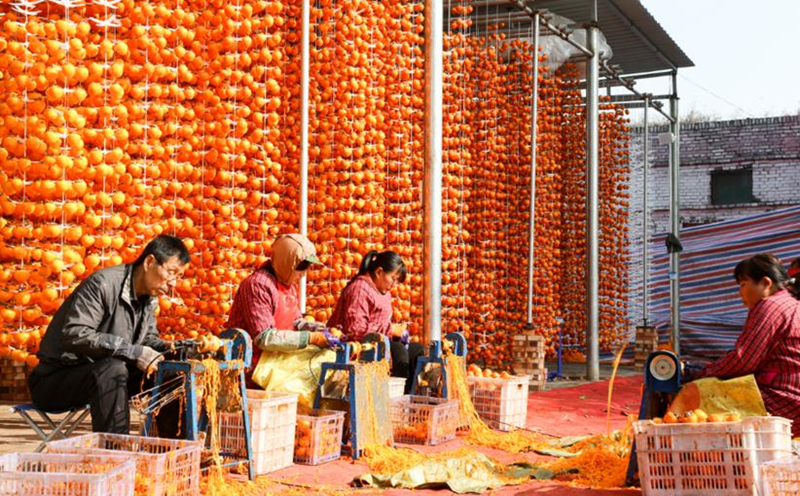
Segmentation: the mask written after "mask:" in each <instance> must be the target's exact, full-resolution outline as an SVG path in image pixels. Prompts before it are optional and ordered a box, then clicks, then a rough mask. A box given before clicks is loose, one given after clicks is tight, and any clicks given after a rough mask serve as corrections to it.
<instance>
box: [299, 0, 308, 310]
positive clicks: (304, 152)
mask: <svg viewBox="0 0 800 496" xmlns="http://www.w3.org/2000/svg"><path fill="white" fill-rule="evenodd" d="M301 29H302V35H301V38H302V47H301V50H302V55H301V59H302V61H301V63H300V234H301V235H303V236H308V86H309V59H310V56H311V50H310V32H311V1H310V0H303V24H302V28H301ZM300 312H302V313H305V312H306V278H305V277H303V278H302V279H300Z"/></svg>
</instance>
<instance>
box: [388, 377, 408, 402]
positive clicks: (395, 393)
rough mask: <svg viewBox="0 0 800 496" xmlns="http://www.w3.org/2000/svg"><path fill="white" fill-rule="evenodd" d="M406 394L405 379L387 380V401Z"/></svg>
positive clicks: (394, 378)
mask: <svg viewBox="0 0 800 496" xmlns="http://www.w3.org/2000/svg"><path fill="white" fill-rule="evenodd" d="M405 392H406V379H405V378H403V377H390V378H389V399H395V398H399V397H401V396H403V395H404V394H405Z"/></svg>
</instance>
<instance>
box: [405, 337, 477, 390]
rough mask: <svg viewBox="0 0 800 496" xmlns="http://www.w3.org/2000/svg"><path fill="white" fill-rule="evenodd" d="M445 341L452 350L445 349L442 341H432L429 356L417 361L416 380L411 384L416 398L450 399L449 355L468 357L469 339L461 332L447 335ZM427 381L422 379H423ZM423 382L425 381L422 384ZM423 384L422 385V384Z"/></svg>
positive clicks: (429, 346)
mask: <svg viewBox="0 0 800 496" xmlns="http://www.w3.org/2000/svg"><path fill="white" fill-rule="evenodd" d="M445 341H447V342H448V343H449V345H451V346H452V349H451V350H445V349H443V346H442V344H443V342H442V341H431V342H430V344H429V345H428V356H421V357H419V358H418V359H417V366H416V370H415V371H414V379H413V381H412V383H411V394H412V395H416V396H420V395H421V396H435V397H439V398H447V397H448V388H447V353H446V351H450V352H451V353H452V354H453V355H456V356H460V357H466V356H467V339H466V338H465V337H464V335H463V334H461V333H460V332H451V333H449V334H447V335H445ZM423 376H424V377H427V379H422V377H423ZM421 381H424V382H422V383H421ZM420 383H421V384H420Z"/></svg>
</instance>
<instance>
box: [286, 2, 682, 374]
mask: <svg viewBox="0 0 800 496" xmlns="http://www.w3.org/2000/svg"><path fill="white" fill-rule="evenodd" d="M602 2H603V9H605V12H610V13H611V14H612V15H613V16H614V19H615V21H616V22H617V24H620V23H621V24H622V25H623V26H624V28H625V29H627V30H628V34H629V36H633V38H635V40H637V42H638V43H639V46H644V47H646V48H647V49H649V50H650V51H651V52H652V55H653V56H654V57H656V58H657V59H659V62H658V64H655V63H649V65H648V64H644V65H648V66H649V67H653V66H654V65H658V67H659V69H658V70H656V71H652V70H651V71H646V72H636V73H632V74H629V75H623V74H621V73H620V72H619V71H618V70H617V67H614V66H611V65H609V64H608V61H607V60H601V57H600V54H599V50H598V49H597V48H598V33H599V32H600V30H601V25H600V24H601V23H599V22H598V21H599V12H600V11H599V8H598V0H477V1H475V2H474V3H473V5H475V6H477V7H497V6H502V7H503V8H507V9H509V11H508V12H506V13H505V14H504V15H501V16H497V17H496V18H491V19H490V18H486V19H484V21H485V24H486V25H489V24H491V23H492V22H493V21H500V22H505V21H510V22H509V23H513V24H514V26H516V28H514V27H511V26H507V27H506V28H505V31H504V32H506V33H507V35H509V36H515V37H523V36H525V37H530V36H531V32H533V40H532V41H533V49H534V51H535V53H538V46H539V41H540V36H541V29H542V28H543V29H544V30H545V32H546V34H551V35H555V36H559V37H560V38H562V39H564V40H565V41H567V42H568V43H570V44H571V45H573V46H574V47H576V48H577V49H578V50H579V51H580V52H581V54H582V56H583V57H585V58H586V64H587V71H586V72H587V77H586V81H585V83H586V106H587V110H588V111H587V120H586V122H587V131H586V138H587V139H586V142H587V188H588V191H587V193H588V194H587V214H588V215H587V217H588V223H587V231H588V236H587V253H588V256H587V259H588V260H587V269H588V270H587V280H586V288H587V317H588V318H587V323H588V324H587V329H586V337H587V350H588V353H587V355H588V356H587V376H588V378H589V380H596V379H598V378H599V348H598V343H599V338H598V334H599V333H598V326H599V318H598V317H599V304H598V302H599V299H598V286H599V280H598V278H599V264H598V261H599V241H598V206H599V203H598V179H599V178H598V172H599V158H598V151H599V143H598V120H599V119H598V117H599V91H600V87H606V88H608V90H609V92H610V89H611V87H616V86H619V87H624V88H625V89H627V90H628V91H629V92H630V93H631V95H623V96H615V97H612V99H611V101H612V102H615V103H618V104H621V105H624V106H626V107H628V108H645V109H650V108H652V109H653V110H655V111H656V112H658V113H659V114H661V115H662V116H663V117H664V118H665V119H666V120H667V121H668V122H669V125H670V131H671V134H672V140H671V144H670V165H669V171H670V172H669V176H670V230H671V232H672V234H673V235H675V236H676V238H677V237H678V236H679V232H680V194H679V186H680V184H679V178H680V150H679V146H680V122H679V112H678V93H677V71H678V67H679V66H681V67H689V66H691V65H693V64H692V62H691V61H690V60H689V59H688V57H686V56H685V54H683V52H682V51H681V50H680V48H679V47H677V45H675V44H674V42H672V41H671V40H670V39H669V37H668V35H666V33H664V32H663V30H661V32H660V33H657V34H658V35H659V36H660V39H659V41H660V43H661V45H662V46H663V45H665V44H668V42H669V43H672V44H671V45H669V49H670V50H669V51H671V54H670V55H671V57H670V56H667V55H666V54H665V53H663V52H662V49H661V48H660V47H659V46H658V45H657V44H656V43H655V42H654V41H653V40H651V38H650V36H648V35H650V34H651V33H648V35H645V33H644V32H643V30H642V29H640V27H639V26H638V25H637V23H636V22H634V20H632V19H631V18H629V17H628V15H626V13H625V12H623V8H621V7H620V5H621V4H622V5H624V6H625V8H629V9H632V10H635V11H636V14H637V16H638V20H639V22H643V23H644V24H647V25H648V27H650V26H652V25H655V26H656V27H657V28H658V29H660V27H659V26H658V25H657V23H655V21H654V20H653V19H652V18H651V17H649V14H647V13H646V11H645V10H644V9H643V8H642V7H641V5H640V4H639V3H638V1H637V0H602ZM559 6H561V7H563V9H565V10H570V9H572V10H575V9H577V8H582V9H585V11H586V12H588V22H585V24H584V25H583V29H585V30H586V34H587V37H586V39H587V43H586V45H587V46H583V45H581V44H580V43H578V42H577V41H576V40H575V39H574V38H573V37H572V32H573V29H572V28H569V27H564V26H558V25H555V24H554V23H553V22H551V19H552V15H551V13H550V12H549V11H548V10H544V9H550V10H554V9H555V8H556V7H559ZM444 8H445V4H444V1H443V0H426V2H425V19H426V24H425V37H426V39H427V40H428V41H427V42H426V43H425V112H426V115H425V161H426V167H425V179H424V197H423V207H424V235H423V244H424V256H423V258H424V278H423V281H424V283H423V284H424V288H423V294H424V309H423V315H424V322H423V329H424V336H425V339H426V341H439V340H440V339H441V296H442V293H441V273H442V217H441V213H442V103H443V100H442V96H443V66H444V60H443V55H444V49H443V42H444V29H443V21H444V15H443V14H444ZM512 10H513V12H512ZM309 12H310V1H309V0H303V33H302V40H303V41H302V50H303V57H302V58H303V62H302V91H301V94H302V113H301V126H302V143H301V167H300V170H301V191H300V193H301V194H300V197H301V206H300V209H301V211H300V232H301V234H306V232H307V228H308V184H307V183H308V79H309V69H308V57H309V46H308V42H309V29H310V25H309V24H310V23H309ZM525 22H527V23H528V25H529V27H526V28H524V29H521V28H519V25H520V23H525ZM530 28H533V29H530ZM665 39H666V40H667V41H665ZM612 48H613V46H612ZM673 59H674V60H678V62H673ZM534 61H535V62H534V64H533V66H534V69H533V70H534V78H533V80H534V85H533V94H532V103H531V113H532V117H533V120H532V129H531V140H532V143H533V146H532V149H533V150H534V151H533V153H532V154H531V155H532V157H531V202H530V225H529V246H528V249H529V259H528V301H527V321H528V326H529V327H531V328H532V327H533V271H534V260H535V258H534V255H535V248H536V247H535V236H534V223H535V199H536V192H535V184H536V153H535V149H536V146H535V144H536V131H537V123H536V114H537V112H538V104H537V100H538V84H537V82H538V77H537V71H538V57H537V56H534ZM665 67H666V70H664V68H665ZM654 77H670V78H671V81H672V91H671V92H670V94H668V95H655V96H654V95H650V94H643V93H640V92H639V91H637V90H636V89H635V88H634V85H635V84H636V81H637V80H639V79H648V78H654ZM661 100H668V101H669V109H668V110H669V112H668V113H667V112H665V111H664V109H663V104H662V103H661ZM646 119H647V113H646V112H645V127H647V120H646ZM646 136H647V135H646ZM646 139H647V138H646ZM644 201H645V202H646V201H647V199H646V197H645V199H644ZM646 215H647V208H646V203H645V216H646ZM645 221H646V217H645ZM644 242H645V245H646V231H645V241H644ZM644 253H645V256H647V249H646V248H645V250H644ZM644 265H645V269H644V270H645V281H644V283H645V285H646V284H647V280H646V277H647V263H646V262H645V264H644ZM301 284H302V285H301V297H300V298H301V299H300V301H301V309H302V310H303V311H304V310H305V293H306V292H305V280H303V281H302V283H301ZM645 291H646V289H645ZM646 304H647V301H646V300H645V305H646ZM670 306H671V327H672V331H671V332H672V338H673V344H674V346H675V351H676V352H679V336H680V325H679V324H680V259H679V254H678V253H677V252H673V253H671V254H670ZM643 318H644V319H645V321H646V319H647V310H646V309H645V312H644V317H643Z"/></svg>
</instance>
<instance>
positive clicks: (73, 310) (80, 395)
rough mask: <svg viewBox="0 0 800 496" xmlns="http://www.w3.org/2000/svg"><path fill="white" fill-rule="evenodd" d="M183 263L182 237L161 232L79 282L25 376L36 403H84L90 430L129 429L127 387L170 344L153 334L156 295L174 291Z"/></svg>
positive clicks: (48, 406)
mask: <svg viewBox="0 0 800 496" xmlns="http://www.w3.org/2000/svg"><path fill="white" fill-rule="evenodd" d="M188 264H189V251H188V250H187V249H186V246H185V245H184V244H183V242H182V241H181V240H180V239H178V238H176V237H174V236H167V235H161V236H158V237H157V238H155V239H153V240H152V241H150V243H148V244H147V246H146V247H145V249H144V251H143V252H142V253H141V255H139V258H137V259H136V261H135V262H133V264H129V265H118V266H115V267H109V268H106V269H102V270H100V271H98V272H95V273H94V274H92V275H90V276H89V277H87V278H86V280H84V281H83V282H81V283H80V284H79V285H78V287H77V288H75V291H73V293H72V294H71V295H70V296H69V297H68V298H67V299H66V300H65V301H64V303H63V304H62V305H61V308H59V309H58V312H56V314H55V316H54V317H53V320H52V321H51V322H50V325H49V326H48V327H47V332H46V333H45V335H44V338H42V343H41V347H40V349H39V353H37V356H38V357H39V360H40V362H39V365H38V366H37V367H36V368H35V369H34V370H33V372H31V375H30V378H29V379H28V386H29V388H30V391H31V399H32V401H33V404H34V406H36V407H37V408H39V409H42V410H48V411H53V410H65V409H68V408H72V407H78V406H83V405H86V404H89V405H90V407H91V411H92V430H94V431H95V432H111V433H117V434H128V432H129V430H130V411H129V408H128V399H129V398H130V396H131V392H132V393H136V392H138V390H139V386H140V384H141V380H142V373H144V372H147V371H148V370H152V369H154V367H155V365H156V364H157V363H158V362H159V361H161V360H163V357H162V356H161V353H163V352H166V351H169V350H170V349H171V347H172V345H171V343H170V342H168V341H164V340H162V339H160V338H159V337H158V331H157V329H156V315H155V312H156V308H157V307H158V297H159V296H163V295H166V294H168V293H170V292H171V291H172V289H173V288H174V287H175V283H176V282H177V280H178V278H179V277H181V276H182V275H183V272H184V271H185V270H186V267H187V266H188Z"/></svg>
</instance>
